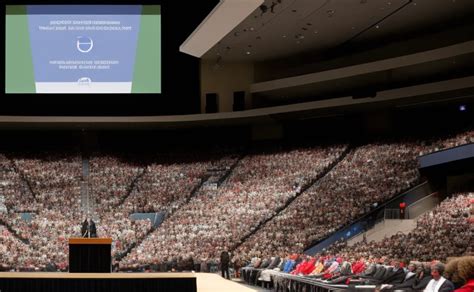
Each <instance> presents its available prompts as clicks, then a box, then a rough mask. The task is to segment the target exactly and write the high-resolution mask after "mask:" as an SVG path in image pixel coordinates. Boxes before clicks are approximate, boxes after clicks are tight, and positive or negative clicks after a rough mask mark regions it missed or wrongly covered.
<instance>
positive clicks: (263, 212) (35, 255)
mask: <svg viewBox="0 0 474 292" xmlns="http://www.w3.org/2000/svg"><path fill="white" fill-rule="evenodd" d="M473 139H474V133H473V131H467V132H463V133H461V134H457V135H455V136H452V137H449V138H448V139H444V140H443V139H437V140H436V139H434V140H433V141H434V142H433V141H428V142H423V141H402V142H400V141H397V142H390V141H388V142H375V143H369V144H366V145H362V146H360V145H359V146H353V147H352V148H348V145H332V146H318V147H306V148H305V147H293V148H290V149H282V148H281V147H274V148H269V147H266V148H264V150H261V149H259V148H257V149H258V150H253V151H249V152H248V153H246V155H242V154H243V152H239V151H234V152H225V151H217V152H216V153H212V152H213V151H209V152H210V153H207V154H203V153H201V152H196V153H192V154H189V155H187V156H186V155H183V154H182V153H180V154H176V153H173V154H169V155H168V156H167V155H162V154H160V155H156V156H154V157H146V158H145V160H143V159H137V158H135V157H134V156H133V155H131V156H124V155H110V154H109V155H100V154H97V155H93V156H92V157H91V159H90V162H91V164H90V165H91V169H90V170H91V173H90V180H89V183H90V186H91V195H92V198H93V199H94V200H96V203H97V207H96V210H95V213H94V214H93V216H96V220H97V221H96V223H97V226H98V233H99V236H104V237H111V238H112V239H113V255H114V257H115V258H116V259H117V260H120V268H122V269H139V268H140V267H143V266H148V267H149V266H150V265H155V266H156V265H158V264H159V263H165V262H166V263H171V264H170V265H171V266H173V265H174V264H173V263H187V262H191V259H194V262H195V263H202V266H203V269H204V268H205V267H206V265H207V268H209V264H211V265H212V264H213V263H216V262H218V258H219V252H220V251H221V250H222V249H223V248H224V247H227V248H229V249H231V250H232V251H233V255H234V258H233V260H234V262H235V263H242V262H244V261H246V260H248V259H250V258H252V257H260V258H269V257H270V256H278V257H281V258H283V257H285V255H287V254H289V253H294V252H296V253H301V252H302V251H303V250H304V248H306V247H308V246H309V245H311V244H312V243H313V242H315V241H317V240H320V239H322V238H324V237H326V236H328V235H329V234H331V233H332V232H334V231H335V230H337V229H339V228H341V227H342V226H344V225H346V224H349V223H350V222H351V221H353V220H355V219H357V218H358V217H359V216H361V215H363V214H365V213H367V212H368V211H370V210H371V209H372V208H374V206H377V205H378V204H380V203H382V202H384V201H386V200H387V199H390V198H391V197H393V196H394V195H396V194H399V193H400V192H403V191H404V190H407V189H409V188H410V187H412V186H414V185H415V184H417V183H418V182H419V173H418V171H417V166H416V157H417V156H418V155H420V154H424V153H429V152H433V151H437V150H440V149H442V148H443V147H453V146H458V145H460V144H463V143H472V141H473ZM7 156H8V157H7ZM242 157H243V158H242ZM143 161H145V162H146V163H145V162H143ZM224 179H225V180H224ZM82 180H83V173H82V159H81V157H80V155H79V154H77V153H41V154H39V153H36V154H23V153H22V154H18V153H9V154H8V155H3V154H0V198H3V200H2V202H3V203H4V205H5V209H6V213H5V210H4V213H2V214H0V227H1V228H2V229H0V231H1V232H2V237H1V243H0V250H2V251H6V253H5V254H3V253H2V260H3V259H4V260H3V261H2V263H4V264H3V265H2V268H3V269H22V270H38V269H39V270H67V258H68V248H67V240H68V239H69V238H70V237H75V236H79V235H80V227H81V226H80V224H81V223H82V221H83V220H84V214H83V213H82V211H83V210H82V209H81V182H82ZM205 182H212V184H216V185H215V188H200V187H199V186H200V185H202V184H203V183H205ZM217 182H219V183H222V184H221V185H219V186H217ZM308 187H309V189H307V188H308ZM193 190H195V191H196V192H195V193H192V192H193ZM453 200H454V201H448V202H445V203H443V204H448V205H447V207H443V206H444V205H441V206H440V207H439V208H438V209H436V210H434V211H433V212H432V213H430V214H432V215H430V214H426V215H424V217H423V218H422V219H420V220H419V222H418V225H419V227H418V228H417V229H416V230H415V231H414V232H413V233H411V234H409V235H396V236H394V237H393V238H391V239H389V240H387V242H390V243H393V245H394V246H396V247H397V248H398V249H390V250H388V249H387V246H385V245H383V244H380V243H370V245H369V246H371V247H372V249H373V250H374V254H375V255H376V256H377V257H378V258H380V257H381V256H389V257H391V258H399V256H401V255H402V254H403V255H406V257H407V258H409V259H417V260H420V261H427V260H431V259H433V256H434V255H435V256H436V258H437V259H441V260H444V258H445V257H448V256H451V255H459V254H463V253H464V252H469V248H467V249H466V248H465V246H466V244H467V245H468V246H472V245H473V242H472V237H473V236H472V228H469V226H472V224H471V225H469V226H467V227H466V226H465V225H463V224H459V222H460V221H459V222H458V221H456V220H461V218H463V216H464V213H459V212H458V213H456V212H455V213H452V212H454V211H452V208H453V207H452V206H453V205H452V204H455V205H456V204H461V205H462V204H463V203H462V202H460V201H456V200H457V199H453ZM459 200H460V199H459ZM449 204H451V205H449ZM308 206H312V207H311V208H308ZM449 206H450V207H449ZM456 206H457V205H456ZM440 208H441V209H440ZM161 211H165V212H166V213H167V214H168V215H167V218H166V220H165V221H164V223H163V224H162V225H161V226H160V228H158V229H157V230H155V231H153V228H152V222H150V221H149V220H137V221H132V220H130V219H129V215H130V214H131V213H133V212H161ZM21 212H33V217H32V220H31V221H25V220H23V219H22V218H21V216H20V213H21ZM438 214H441V215H442V216H444V217H445V216H446V215H450V216H451V217H452V218H450V219H437V218H438V216H437V215H438ZM430 216H431V217H430ZM267 221H268V222H267ZM468 221H469V222H474V218H469V219H468ZM265 222H266V223H265ZM433 222H435V223H436V224H432V223H433ZM264 223H265V224H264ZM440 226H441V227H440ZM436 227H438V229H436ZM454 234H455V235H456V236H454ZM458 234H459V236H458ZM436 236H439V237H436ZM424 237H426V238H427V239H426V240H425V241H423V240H421V238H424ZM450 237H452V238H453V239H452V240H451V243H453V245H452V246H449V247H448V246H445V245H443V244H437V245H436V246H437V248H434V249H429V248H426V247H424V246H425V245H426V244H427V243H428V242H429V240H433V241H435V242H437V243H439V242H442V241H443V240H445V239H446V238H450ZM428 238H429V239H428ZM469 240H471V242H469ZM410 244H411V245H410ZM337 248H339V249H337ZM353 248H354V249H355V250H353V251H351V250H350V248H349V247H346V246H335V247H333V249H334V250H333V251H332V252H333V253H338V254H345V253H347V255H346V257H347V258H352V257H360V256H363V257H366V258H369V257H370V256H371V255H372V256H373V254H372V253H370V252H372V250H371V249H366V250H364V247H357V246H356V247H353ZM357 248H358V249H357ZM463 249H464V251H463ZM423 250H424V251H423ZM422 251H423V252H424V253H422ZM405 253H406V254H405ZM122 256H125V257H124V258H123V259H122ZM187 266H191V265H187Z"/></svg>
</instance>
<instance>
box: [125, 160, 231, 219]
mask: <svg viewBox="0 0 474 292" xmlns="http://www.w3.org/2000/svg"><path fill="white" fill-rule="evenodd" d="M203 158H205V159H203ZM235 161H236V157H233V156H231V155H223V156H220V157H219V156H217V157H216V156H215V155H209V154H207V155H203V153H189V154H187V155H184V154H180V155H166V156H165V155H160V156H159V161H156V162H153V163H151V164H150V165H148V166H147V168H146V171H145V174H144V175H143V177H141V178H140V180H138V181H137V185H136V188H134V189H133V191H132V193H131V194H130V196H129V197H128V198H127V199H126V200H125V202H124V204H123V206H122V207H123V208H125V209H127V210H129V211H134V212H144V213H147V212H166V213H167V214H171V213H173V212H174V211H175V210H177V209H178V208H179V207H180V206H181V205H182V204H183V203H185V201H186V200H187V199H188V198H189V196H190V195H191V192H192V191H193V190H194V189H195V188H196V187H197V186H199V185H200V183H202V182H203V180H204V179H205V178H206V176H207V174H208V171H209V170H210V169H215V168H229V167H230V166H231V165H232V164H233V163H234V162H235Z"/></svg>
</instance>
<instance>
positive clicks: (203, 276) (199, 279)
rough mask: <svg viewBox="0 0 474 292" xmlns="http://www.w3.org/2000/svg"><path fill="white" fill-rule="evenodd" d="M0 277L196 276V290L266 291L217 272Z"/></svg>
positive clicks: (1, 275) (9, 275) (0, 275)
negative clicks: (227, 277) (228, 278)
mask: <svg viewBox="0 0 474 292" xmlns="http://www.w3.org/2000/svg"><path fill="white" fill-rule="evenodd" d="M0 278H16V279H19V278H20V279H31V278H35V279H153V278H158V279H159V278H168V279H169V278H173V279H179V278H183V279H184V278H187V279H189V278H196V284H197V292H222V291H226V292H257V291H268V290H264V289H261V288H258V287H250V286H247V285H245V284H244V283H240V281H238V280H233V281H230V280H226V279H224V278H222V277H221V276H220V275H218V274H210V273H111V274H92V273H21V272H19V273H11V272H8V273H0Z"/></svg>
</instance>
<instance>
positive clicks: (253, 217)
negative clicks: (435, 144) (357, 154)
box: [121, 145, 347, 268]
mask: <svg viewBox="0 0 474 292" xmlns="http://www.w3.org/2000/svg"><path fill="white" fill-rule="evenodd" d="M346 147H347V146H345V145H337V146H332V147H314V148H298V149H294V150H291V151H274V152H268V153H252V154H248V155H247V156H246V157H244V158H243V159H242V160H241V161H240V162H239V164H238V165H237V166H236V167H235V168H234V170H233V172H232V174H231V175H230V176H229V177H228V178H227V180H226V182H225V183H224V184H222V185H221V187H220V188H219V189H218V190H216V191H210V190H201V191H200V192H199V193H198V194H197V195H196V196H194V197H193V198H192V199H191V201H190V202H189V203H188V204H186V205H185V206H183V207H182V208H181V209H180V210H178V211H177V212H175V213H174V214H173V215H172V216H171V217H169V218H168V219H167V220H166V221H165V222H164V223H163V224H162V225H161V226H160V228H159V229H158V230H156V231H155V232H153V233H152V234H151V235H150V236H148V237H147V238H146V239H145V241H144V242H143V243H142V244H141V245H140V246H138V247H137V248H135V249H134V250H132V252H131V253H130V254H129V255H128V256H127V257H126V258H125V259H124V260H123V261H122V262H121V265H122V267H123V268H127V267H129V266H130V265H145V264H149V263H151V262H154V261H162V260H164V259H167V258H168V257H179V256H180V255H187V254H189V253H191V252H192V253H194V254H196V255H198V256H199V257H200V258H201V257H202V258H205V259H207V260H210V259H217V258H218V256H219V251H220V249H221V247H222V246H224V245H227V246H229V247H231V246H232V245H233V244H235V243H236V242H238V241H239V240H240V239H241V238H242V237H243V236H245V235H246V234H247V233H248V232H250V231H251V230H254V229H255V228H256V227H257V226H258V224H259V223H260V222H261V221H262V220H265V219H266V218H269V217H270V216H272V215H274V214H275V212H276V210H277V208H279V207H283V206H284V205H285V203H286V202H287V201H288V200H289V199H290V198H292V197H294V196H295V195H296V194H297V193H298V191H300V190H301V184H304V183H305V182H307V181H309V180H310V179H311V178H314V177H316V176H317V175H318V174H320V173H322V172H323V171H324V170H325V169H326V168H327V167H328V166H329V165H330V164H331V163H332V162H334V161H335V160H336V159H337V158H338V157H339V156H340V155H341V154H342V153H343V151H344V150H345V149H346Z"/></svg>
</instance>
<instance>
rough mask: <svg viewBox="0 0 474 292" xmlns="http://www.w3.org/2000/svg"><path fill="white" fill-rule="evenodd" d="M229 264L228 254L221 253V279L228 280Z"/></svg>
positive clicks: (225, 252)
mask: <svg viewBox="0 0 474 292" xmlns="http://www.w3.org/2000/svg"><path fill="white" fill-rule="evenodd" d="M229 262H230V256H229V253H228V252H227V251H223V252H222V253H221V271H222V277H223V278H227V279H230V276H229ZM224 275H225V276H224Z"/></svg>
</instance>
